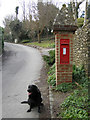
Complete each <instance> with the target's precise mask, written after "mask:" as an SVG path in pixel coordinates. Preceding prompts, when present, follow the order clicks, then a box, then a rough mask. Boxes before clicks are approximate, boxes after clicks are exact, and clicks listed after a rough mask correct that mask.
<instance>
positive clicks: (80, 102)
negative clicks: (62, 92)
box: [60, 89, 90, 118]
mask: <svg viewBox="0 0 90 120" xmlns="http://www.w3.org/2000/svg"><path fill="white" fill-rule="evenodd" d="M89 103H90V102H89V100H88V89H81V90H80V89H79V90H75V91H74V92H73V93H72V94H71V95H70V96H68V97H67V98H66V99H65V101H64V102H63V103H62V104H61V105H60V106H61V107H62V109H63V112H62V113H61V116H62V117H63V118H88V104H89Z"/></svg>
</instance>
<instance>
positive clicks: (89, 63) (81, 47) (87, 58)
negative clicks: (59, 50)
mask: <svg viewBox="0 0 90 120" xmlns="http://www.w3.org/2000/svg"><path fill="white" fill-rule="evenodd" d="M73 47H74V54H73V55H74V56H73V58H74V64H76V66H80V65H84V67H85V70H86V72H87V74H88V75H89V77H90V20H89V21H88V22H87V24H86V25H85V26H83V27H82V28H79V29H78V30H77V31H76V33H75V39H74V46H73Z"/></svg>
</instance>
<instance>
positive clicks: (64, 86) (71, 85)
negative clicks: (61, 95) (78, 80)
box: [55, 83, 76, 92]
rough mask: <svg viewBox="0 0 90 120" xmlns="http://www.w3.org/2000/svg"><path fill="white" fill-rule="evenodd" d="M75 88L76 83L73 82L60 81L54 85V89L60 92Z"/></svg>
mask: <svg viewBox="0 0 90 120" xmlns="http://www.w3.org/2000/svg"><path fill="white" fill-rule="evenodd" d="M74 88H76V85H75V84H74V83H61V84H60V85H58V86H57V87H56V89H55V90H56V91H61V92H68V91H71V90H73V89H74Z"/></svg>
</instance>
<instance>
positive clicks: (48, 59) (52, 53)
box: [43, 50, 55, 66]
mask: <svg viewBox="0 0 90 120" xmlns="http://www.w3.org/2000/svg"><path fill="white" fill-rule="evenodd" d="M49 55H50V56H47V55H44V56H43V59H44V60H45V61H46V62H47V64H48V65H49V66H51V65H53V64H54V63H55V50H51V51H49Z"/></svg>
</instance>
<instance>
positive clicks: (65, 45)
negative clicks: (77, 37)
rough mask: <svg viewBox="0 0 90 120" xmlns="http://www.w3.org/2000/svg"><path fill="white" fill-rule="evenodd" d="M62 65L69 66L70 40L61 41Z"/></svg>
mask: <svg viewBox="0 0 90 120" xmlns="http://www.w3.org/2000/svg"><path fill="white" fill-rule="evenodd" d="M60 64H69V39H61V40H60Z"/></svg>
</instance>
